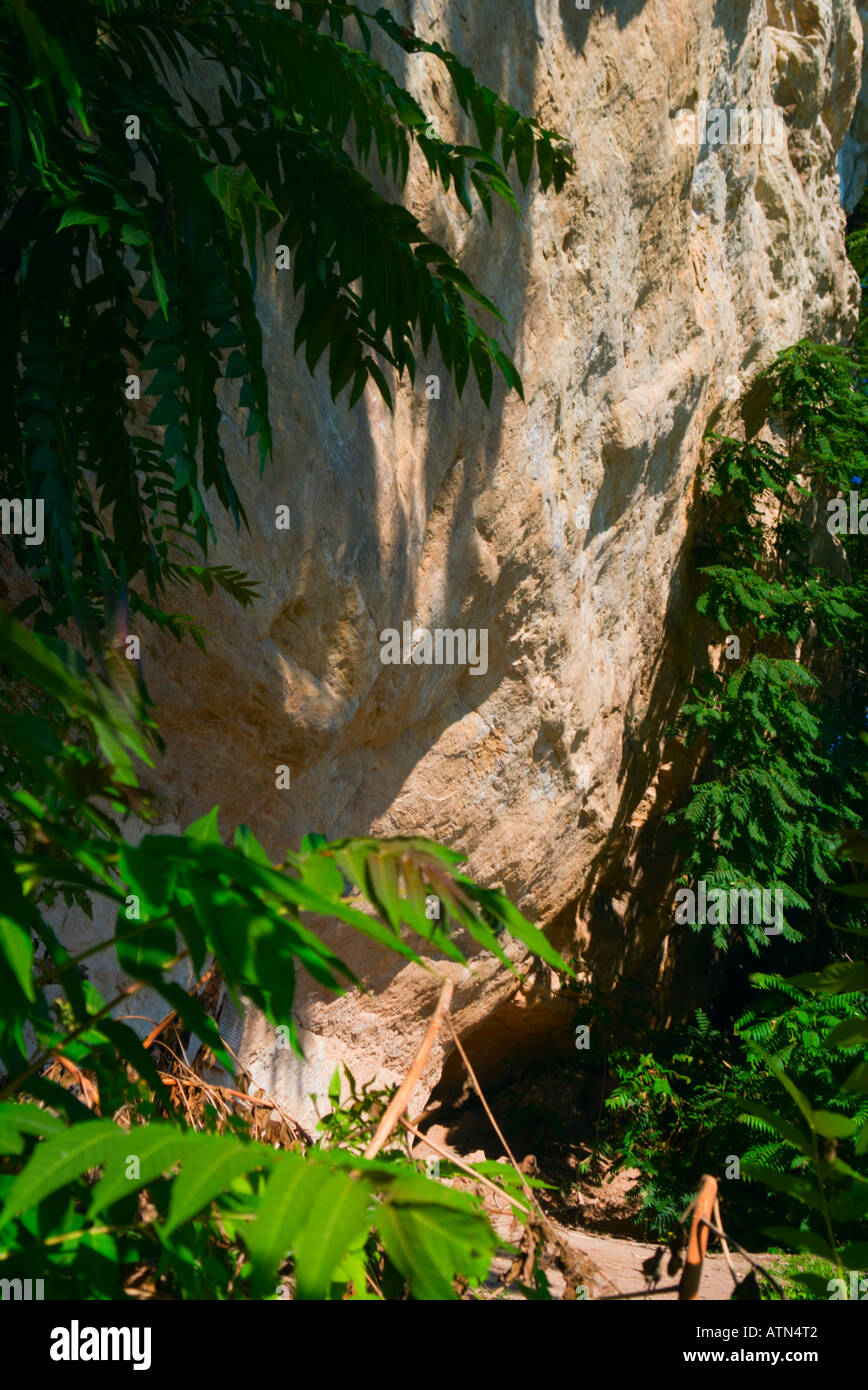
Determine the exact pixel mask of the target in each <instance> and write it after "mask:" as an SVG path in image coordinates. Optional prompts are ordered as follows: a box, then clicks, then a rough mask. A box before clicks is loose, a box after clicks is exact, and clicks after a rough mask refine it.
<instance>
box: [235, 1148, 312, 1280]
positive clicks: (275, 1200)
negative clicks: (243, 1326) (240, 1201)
mask: <svg viewBox="0 0 868 1390" xmlns="http://www.w3.org/2000/svg"><path fill="white" fill-rule="evenodd" d="M328 1179H329V1172H328V1169H327V1168H325V1167H321V1166H319V1165H318V1164H315V1163H311V1162H310V1161H308V1160H306V1159H304V1158H302V1157H301V1156H300V1155H299V1154H281V1155H279V1156H278V1161H277V1162H276V1164H275V1166H274V1170H273V1172H272V1173H271V1174H270V1176H269V1178H268V1183H267V1186H266V1189H265V1192H264V1193H263V1195H262V1197H261V1198H260V1200H259V1213H258V1215H257V1217H256V1220H255V1221H253V1222H252V1223H251V1225H250V1229H249V1231H248V1232H247V1235H246V1237H245V1244H246V1246H247V1249H248V1251H249V1254H250V1258H251V1261H252V1264H253V1272H254V1288H255V1289H257V1290H259V1291H260V1292H261V1291H262V1289H263V1288H271V1287H273V1285H274V1278H275V1276H276V1274H277V1270H278V1268H279V1266H280V1264H281V1263H282V1261H283V1260H284V1259H285V1258H286V1256H287V1255H288V1254H289V1253H290V1252H291V1251H292V1250H293V1249H294V1247H295V1242H296V1239H297V1237H298V1233H299V1231H300V1230H301V1228H302V1226H303V1225H304V1223H305V1222H306V1221H307V1220H308V1217H309V1214H310V1208H311V1203H312V1202H313V1200H314V1198H315V1197H316V1194H317V1193H318V1192H319V1190H320V1188H322V1187H323V1186H324V1185H325V1184H326V1183H327V1182H328Z"/></svg>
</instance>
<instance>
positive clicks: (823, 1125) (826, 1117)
mask: <svg viewBox="0 0 868 1390" xmlns="http://www.w3.org/2000/svg"><path fill="white" fill-rule="evenodd" d="M813 1120H814V1129H815V1130H816V1131H817V1133H818V1134H822V1136H823V1138H824V1139H849V1138H850V1137H851V1135H853V1134H855V1133H856V1130H857V1129H858V1128H859V1126H858V1124H857V1122H856V1121H855V1120H851V1119H850V1118H849V1116H848V1115H839V1114H836V1113H835V1112H834V1111H832V1110H815V1111H814V1114H813Z"/></svg>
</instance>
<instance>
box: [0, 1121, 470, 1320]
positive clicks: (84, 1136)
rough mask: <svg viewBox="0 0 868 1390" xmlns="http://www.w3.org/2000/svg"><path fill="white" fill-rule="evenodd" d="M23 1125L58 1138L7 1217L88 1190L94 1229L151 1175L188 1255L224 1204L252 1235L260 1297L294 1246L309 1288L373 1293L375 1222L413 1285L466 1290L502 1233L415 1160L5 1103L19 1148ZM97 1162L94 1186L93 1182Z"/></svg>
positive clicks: (26, 1172) (22, 1181) (173, 1247)
mask: <svg viewBox="0 0 868 1390" xmlns="http://www.w3.org/2000/svg"><path fill="white" fill-rule="evenodd" d="M58 1130H59V1132H58ZM18 1134H20V1135H34V1134H46V1135H47V1136H48V1137H46V1138H45V1139H44V1140H43V1141H42V1142H40V1143H37V1145H36V1147H35V1149H34V1150H33V1152H32V1153H31V1155H30V1157H29V1159H28V1161H27V1163H26V1165H25V1167H24V1168H23V1171H22V1172H21V1173H19V1175H18V1176H17V1177H16V1178H15V1179H14V1180H13V1182H12V1184H11V1186H10V1187H9V1189H8V1191H7V1194H6V1200H5V1203H4V1205H3V1209H2V1212H0V1228H3V1229H4V1230H8V1228H9V1225H10V1223H11V1222H13V1221H14V1220H15V1218H16V1217H20V1216H21V1215H22V1213H24V1212H25V1211H32V1210H35V1209H38V1208H42V1209H43V1210H44V1211H45V1213H46V1216H47V1213H48V1211H49V1204H50V1203H51V1202H52V1200H53V1199H54V1197H55V1195H56V1194H58V1193H60V1192H61V1191H67V1190H68V1191H69V1192H70V1194H71V1195H73V1194H82V1195H83V1194H84V1193H86V1192H88V1191H89V1193H90V1202H89V1206H88V1208H87V1214H86V1217H80V1218H78V1221H79V1222H80V1229H79V1230H78V1232H77V1236H76V1239H78V1240H79V1241H81V1242H87V1241H89V1239H90V1234H89V1230H90V1226H91V1224H92V1223H99V1222H101V1221H104V1220H106V1219H107V1218H110V1217H112V1215H113V1214H115V1215H118V1216H119V1213H120V1206H119V1204H121V1203H122V1202H123V1199H125V1198H126V1197H128V1196H130V1195H131V1194H135V1193H137V1192H140V1191H141V1190H142V1189H143V1188H144V1187H147V1188H148V1190H149V1192H150V1194H151V1196H152V1199H153V1200H154V1201H155V1202H156V1203H157V1204H158V1208H159V1209H166V1207H167V1215H166V1217H165V1219H163V1220H161V1221H160V1223H159V1225H158V1227H157V1228H156V1234H157V1237H158V1239H159V1242H160V1244H161V1245H162V1246H163V1247H164V1249H165V1251H166V1252H167V1254H168V1255H169V1256H170V1257H174V1258H178V1259H181V1260H183V1259H184V1258H185V1255H186V1252H187V1251H188V1250H189V1249H190V1248H191V1242H192V1244H193V1246H195V1243H196V1240H197V1228H198V1227H200V1226H201V1223H202V1222H203V1221H206V1220H207V1219H208V1212H209V1209H210V1208H211V1207H212V1205H213V1204H215V1203H216V1205H217V1207H218V1208H219V1211H220V1215H221V1219H222V1221H223V1223H224V1224H225V1225H226V1226H227V1227H228V1228H231V1229H237V1230H239V1231H240V1232H241V1234H242V1237H243V1241H244V1246H245V1248H246V1251H247V1255H248V1257H249V1261H250V1275H251V1283H250V1294H251V1296H253V1297H262V1296H264V1295H266V1294H268V1293H270V1292H271V1291H272V1289H273V1288H274V1284H275V1280H276V1278H277V1275H278V1271H279V1269H280V1267H281V1266H282V1265H283V1263H284V1262H285V1261H286V1260H287V1259H291V1260H292V1267H293V1272H294V1275H295V1282H296V1293H295V1296H296V1298H297V1299H300V1300H308V1299H327V1298H329V1297H338V1298H340V1297H343V1296H356V1297H359V1296H363V1295H364V1294H365V1292H366V1279H367V1275H366V1259H365V1254H364V1248H363V1247H364V1243H365V1240H366V1238H367V1236H368V1234H369V1232H371V1231H373V1232H374V1233H375V1234H376V1236H377V1238H378V1239H379V1241H380V1242H381V1244H382V1249H383V1251H384V1253H385V1256H386V1257H387V1259H388V1260H390V1261H391V1263H392V1265H393V1266H394V1268H395V1270H396V1271H398V1273H399V1274H400V1275H402V1276H403V1277H404V1279H405V1280H406V1281H407V1284H408V1285H409V1289H410V1293H411V1295H412V1296H413V1297H414V1298H419V1299H446V1300H448V1299H453V1298H455V1296H456V1295H455V1291H454V1281H455V1279H457V1278H459V1277H460V1278H462V1279H464V1280H466V1281H468V1282H470V1283H478V1282H480V1281H481V1280H483V1279H484V1278H485V1277H486V1275H487V1274H488V1271H489V1268H490V1265H491V1258H492V1255H493V1254H494V1251H495V1249H496V1245H497V1240H496V1236H495V1234H494V1232H493V1231H492V1229H491V1227H490V1226H489V1224H488V1221H487V1220H486V1218H485V1216H484V1214H483V1212H482V1210H481V1208H480V1206H479V1203H478V1201H477V1200H476V1199H475V1198H473V1197H472V1196H470V1195H468V1194H466V1193H459V1192H454V1191H452V1190H451V1189H450V1188H448V1187H445V1186H443V1185H441V1184H439V1183H437V1182H434V1181H431V1180H429V1179H427V1178H424V1177H421V1176H420V1175H419V1174H418V1173H416V1171H415V1170H414V1169H413V1168H412V1167H411V1166H410V1165H409V1164H407V1163H405V1162H392V1163H388V1164H386V1163H369V1164H366V1163H364V1162H363V1161H361V1160H358V1161H354V1162H358V1163H359V1164H360V1165H361V1167H362V1172H361V1173H360V1172H358V1171H357V1170H354V1169H351V1168H350V1167H349V1166H348V1164H344V1163H342V1162H340V1160H339V1158H338V1157H337V1156H336V1157H335V1158H331V1157H330V1156H329V1155H328V1154H324V1153H321V1152H312V1153H310V1154H309V1155H308V1156H306V1157H302V1156H301V1155H300V1154H295V1153H283V1152H275V1151H274V1150H272V1149H270V1148H268V1147H266V1146H264V1145H261V1144H252V1143H246V1142H242V1141H240V1140H239V1139H237V1138H236V1137H234V1136H232V1135H228V1134H226V1135H220V1134H198V1133H194V1132H190V1131H184V1130H182V1129H178V1128H176V1127H174V1126H173V1125H169V1124H165V1123H157V1124H152V1125H145V1126H140V1127H134V1128H132V1129H130V1130H129V1131H126V1130H123V1129H120V1128H119V1127H118V1126H116V1125H114V1124H112V1123H111V1122H109V1121H101V1120H97V1121H91V1122H88V1123H85V1124H80V1125H75V1126H73V1127H71V1128H69V1129H61V1128H60V1122H59V1121H56V1120H52V1118H51V1117H50V1116H46V1115H45V1114H44V1112H40V1111H37V1110H35V1107H33V1106H16V1105H8V1106H4V1107H2V1108H0V1139H2V1140H4V1141H5V1142H4V1143H3V1147H4V1149H5V1151H6V1152H8V1153H18V1152H19V1151H20V1150H19V1148H18V1147H17V1144H16V1142H15V1140H16V1135H18ZM10 1136H11V1139H12V1142H10ZM343 1157H346V1156H343ZM86 1174H89V1175H90V1178H91V1185H90V1187H89V1188H88V1187H87V1186H85V1185H83V1183H82V1180H83V1179H84V1177H85V1175H86ZM164 1184H165V1185H166V1196H163V1195H161V1191H162V1188H163V1185H164ZM55 1206H56V1203H55ZM191 1223H192V1225H191ZM72 1229H75V1227H73V1228H72ZM24 1243H25V1245H26V1239H25V1241H24Z"/></svg>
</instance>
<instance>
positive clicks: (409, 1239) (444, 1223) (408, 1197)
mask: <svg viewBox="0 0 868 1390" xmlns="http://www.w3.org/2000/svg"><path fill="white" fill-rule="evenodd" d="M424 1188H427V1189H428V1192H429V1194H430V1196H429V1197H428V1199H427V1200H426V1193H425V1192H424V1190H423V1189H424ZM377 1229H378V1232H379V1234H380V1237H381V1239H382V1241H383V1246H384V1248H385V1250H386V1253H387V1254H388V1256H389V1258H390V1259H391V1261H392V1263H393V1264H394V1265H395V1267H396V1269H398V1270H399V1271H400V1273H401V1274H402V1275H403V1276H404V1278H405V1279H406V1280H407V1282H408V1284H409V1285H410V1290H411V1292H412V1294H413V1297H414V1298H418V1299H438V1300H444V1301H447V1300H451V1299H454V1298H455V1297H456V1294H455V1290H454V1286H453V1279H454V1278H455V1276H456V1275H457V1274H459V1273H461V1274H463V1275H464V1276H465V1277H467V1278H469V1279H470V1280H471V1281H472V1282H474V1283H478V1282H481V1281H482V1280H483V1279H484V1278H485V1276H486V1275H487V1273H488V1271H489V1268H490V1267H491V1258H492V1256H493V1254H494V1251H495V1249H496V1244H497V1242H496V1238H495V1236H494V1233H493V1231H492V1230H491V1228H490V1226H489V1225H488V1222H487V1221H486V1220H485V1219H484V1217H482V1215H481V1214H480V1213H479V1211H478V1209H475V1207H474V1204H473V1203H472V1201H471V1200H470V1199H469V1198H467V1196H466V1194H461V1193H458V1192H452V1191H450V1189H449V1188H438V1187H437V1186H436V1184H433V1183H425V1180H424V1179H422V1178H419V1179H405V1180H402V1181H399V1182H396V1183H395V1184H394V1185H393V1187H392V1188H391V1189H390V1191H389V1193H388V1196H387V1198H386V1200H385V1202H384V1203H383V1206H382V1208H381V1209H380V1211H379V1212H378V1214H377Z"/></svg>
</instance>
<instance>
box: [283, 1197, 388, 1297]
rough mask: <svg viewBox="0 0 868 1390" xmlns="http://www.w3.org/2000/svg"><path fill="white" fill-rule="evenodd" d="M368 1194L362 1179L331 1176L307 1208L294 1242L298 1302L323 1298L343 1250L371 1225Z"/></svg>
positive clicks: (344, 1251) (344, 1252)
mask: <svg viewBox="0 0 868 1390" xmlns="http://www.w3.org/2000/svg"><path fill="white" fill-rule="evenodd" d="M370 1200H371V1193H370V1188H369V1187H368V1184H367V1183H366V1182H365V1181H364V1180H363V1179H362V1178H353V1177H351V1176H350V1175H349V1174H348V1173H332V1174H330V1175H329V1176H328V1178H327V1181H326V1182H325V1183H323V1184H322V1185H321V1187H320V1188H319V1190H318V1191H317V1193H316V1195H315V1196H314V1198H313V1201H312V1203H311V1205H310V1207H309V1209H308V1219H307V1221H306V1222H305V1224H304V1226H303V1227H302V1229H301V1231H300V1233H299V1235H298V1237H297V1239H296V1242H295V1270H296V1278H297V1281H298V1285H297V1295H296V1296H297V1297H298V1298H299V1299H314V1298H325V1297H326V1295H327V1294H328V1291H329V1286H330V1284H331V1281H332V1276H333V1275H334V1273H335V1270H336V1269H337V1267H338V1265H339V1264H340V1262H341V1260H342V1259H343V1257H344V1255H345V1254H346V1252H347V1250H348V1249H349V1248H350V1246H352V1245H353V1244H355V1242H356V1241H357V1239H358V1238H359V1237H360V1236H362V1235H363V1234H364V1233H365V1232H366V1231H367V1229H368V1227H369V1226H370V1224H371V1215H370V1211H369V1208H370Z"/></svg>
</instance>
